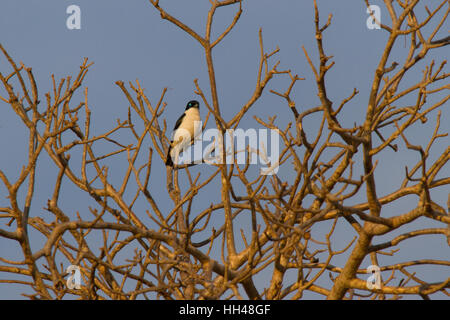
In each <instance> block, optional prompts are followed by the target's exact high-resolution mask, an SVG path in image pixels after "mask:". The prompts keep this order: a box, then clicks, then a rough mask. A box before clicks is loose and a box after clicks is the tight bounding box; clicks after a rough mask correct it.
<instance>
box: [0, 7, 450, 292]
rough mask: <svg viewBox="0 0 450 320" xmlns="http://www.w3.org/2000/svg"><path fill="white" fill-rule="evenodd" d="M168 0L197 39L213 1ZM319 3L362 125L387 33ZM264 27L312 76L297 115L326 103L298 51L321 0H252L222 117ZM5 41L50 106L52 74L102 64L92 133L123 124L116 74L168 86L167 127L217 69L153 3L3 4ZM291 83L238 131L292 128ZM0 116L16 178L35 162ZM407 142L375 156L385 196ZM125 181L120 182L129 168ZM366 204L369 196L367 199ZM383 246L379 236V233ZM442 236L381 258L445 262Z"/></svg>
mask: <svg viewBox="0 0 450 320" xmlns="http://www.w3.org/2000/svg"><path fill="white" fill-rule="evenodd" d="M160 2H161V6H162V7H164V8H165V9H166V10H167V11H168V12H169V13H171V14H172V15H173V16H175V17H177V18H179V19H180V20H182V21H183V22H185V23H186V24H188V25H189V26H191V27H192V28H193V29H194V30H196V31H197V32H199V33H200V34H203V33H204V25H205V23H206V16H207V11H208V9H209V1H207V0H196V1H180V0H178V1H167V0H161V1H160ZM318 3H319V9H320V13H321V19H322V22H325V21H326V19H327V16H328V14H329V13H333V20H332V25H331V27H330V28H329V29H328V30H327V31H326V32H325V36H324V43H325V49H326V51H327V53H328V54H330V55H333V56H334V61H335V62H336V65H335V66H334V67H333V69H332V70H331V71H330V72H329V73H328V75H327V81H328V92H329V94H330V97H331V98H332V99H333V100H334V101H335V104H336V103H339V102H340V101H341V100H342V99H344V98H345V97H347V96H348V95H350V94H351V92H352V91H353V88H355V87H356V88H357V89H358V90H359V92H360V93H359V95H358V96H357V98H356V99H355V100H354V101H352V102H351V103H350V104H349V105H348V106H347V109H346V111H345V112H344V115H345V117H343V118H342V123H343V125H348V126H352V124H353V123H354V122H355V121H356V122H361V119H362V117H363V115H364V114H365V111H366V106H367V95H368V92H369V89H370V85H371V81H372V79H373V73H374V70H375V65H376V63H377V61H378V60H379V58H380V55H381V52H382V50H383V49H382V48H383V47H384V43H385V41H386V39H387V33H386V32H385V31H382V30H369V29H368V28H367V26H366V20H367V17H368V15H367V14H366V6H365V4H364V1H356V0H352V1H351V0H341V1H336V0H318ZM373 3H374V4H379V5H380V6H381V8H382V12H381V19H382V22H383V23H384V22H386V23H387V24H389V23H390V21H389V18H388V13H387V12H386V11H385V10H384V6H383V5H382V1H380V0H376V1H373ZM431 3H435V1H432V2H431ZM436 3H437V1H436ZM71 4H76V5H78V6H79V7H80V8H81V29H80V30H69V29H68V28H67V27H66V19H67V17H68V16H69V15H68V14H66V8H67V7H68V6H69V5H71ZM235 10H236V6H230V7H227V8H224V9H220V10H218V12H217V14H216V20H215V23H214V28H213V35H214V36H217V34H219V33H220V32H221V31H222V30H223V28H224V27H225V26H226V25H227V24H228V23H229V22H230V21H231V20H232V18H233V16H234V13H235ZM419 16H421V14H420V13H419ZM446 26H447V27H445V26H444V27H443V28H442V29H443V30H448V29H449V28H448V22H446ZM259 28H262V31H263V38H264V46H265V49H266V50H267V51H271V50H273V49H275V48H276V47H277V46H278V47H279V48H280V52H279V54H278V55H277V57H276V58H274V60H273V61H276V60H280V61H281V63H280V67H279V69H280V70H281V69H291V70H292V72H293V73H294V74H298V75H299V76H300V77H305V78H306V80H305V81H301V82H299V83H297V85H296V87H295V90H294V94H293V98H294V99H295V100H296V103H297V107H298V108H299V110H304V109H306V108H309V107H313V106H316V105H318V104H319V101H318V98H317V96H316V92H317V90H316V88H315V86H314V79H313V74H312V72H311V70H310V68H309V65H308V64H307V61H306V59H305V57H304V55H303V53H302V50H301V46H302V45H304V46H305V48H306V49H307V50H308V53H309V54H310V55H311V57H312V58H313V60H314V61H315V62H317V49H316V45H315V39H314V23H313V5H312V1H294V0H284V1H269V0H249V1H243V14H242V16H241V18H240V20H239V22H238V23H237V25H236V27H235V29H233V31H232V32H231V33H230V34H229V35H228V36H227V37H226V39H225V40H224V41H223V42H222V43H220V44H219V45H218V46H217V47H216V48H215V49H214V59H215V68H216V76H217V83H218V91H219V100H220V105H221V108H222V109H221V110H222V115H223V117H224V118H225V119H230V118H231V116H232V115H234V114H235V113H236V112H237V111H238V110H239V108H240V106H242V104H243V103H245V102H246V101H247V99H248V98H249V97H250V96H251V95H252V93H253V89H254V86H255V83H256V75H257V67H258V63H259V42H258V30H259ZM444 35H445V34H444ZM408 41H409V40H407V43H408ZM0 43H1V44H2V45H3V46H4V47H5V49H6V50H7V51H8V52H9V54H10V55H11V56H12V57H13V58H14V59H15V60H16V62H19V61H23V62H24V64H25V65H26V66H31V67H32V68H33V72H34V75H35V77H36V80H37V82H38V84H39V86H40V87H39V92H40V95H41V101H45V98H44V93H45V92H47V91H49V90H50V88H51V77H50V76H51V74H55V77H56V78H57V79H59V78H61V77H65V76H67V75H75V74H76V73H77V72H78V70H79V65H80V64H81V63H82V60H83V57H88V58H89V60H90V61H92V62H94V65H93V67H92V68H91V70H90V71H89V73H88V75H87V78H86V80H85V82H84V86H88V87H89V103H90V107H91V110H92V123H93V124H94V125H93V127H92V134H93V135H95V134H99V133H103V132H105V131H107V130H108V129H111V128H112V127H113V126H114V125H115V123H116V119H118V118H120V119H122V120H124V119H126V115H127V108H128V103H127V101H126V99H125V97H124V95H123V94H122V92H121V90H120V89H119V88H118V87H117V86H116V85H115V82H116V81H117V80H122V81H124V82H125V83H128V81H135V80H136V79H139V82H140V83H141V85H142V87H143V88H145V90H146V94H147V96H148V97H149V98H150V100H151V101H152V102H154V103H156V102H157V101H158V99H159V97H160V94H161V92H162V90H163V88H165V87H167V88H168V92H167V94H166V97H165V102H167V104H168V106H167V108H166V111H165V114H164V116H163V117H165V118H166V119H167V123H168V126H169V128H170V127H171V126H172V125H173V123H174V122H175V121H176V119H177V117H178V115H179V114H180V113H181V112H182V110H183V109H184V106H185V104H186V102H187V101H189V100H191V99H193V98H196V99H198V97H197V96H196V94H195V93H194V89H195V87H194V83H193V79H195V78H198V79H199V83H200V85H201V86H202V88H203V91H204V92H207V91H208V83H209V82H208V74H207V70H206V64H205V57H204V54H203V51H202V48H201V47H200V45H199V44H198V43H196V42H195V41H194V40H193V39H192V38H191V37H190V36H188V35H187V34H186V33H184V32H182V31H181V30H179V29H178V28H177V27H175V26H174V25H172V24H171V23H169V22H167V21H163V20H161V18H160V15H159V13H158V12H157V11H156V10H155V9H154V8H153V7H152V6H151V5H150V3H149V2H148V1H146V0H134V1H123V0H121V1H119V0H95V1H92V0H71V1H66V0H39V1H38V0H21V1H17V0H1V2H0ZM407 49H408V48H407V47H403V45H399V46H397V47H396V48H395V50H396V51H395V54H394V55H393V57H397V58H399V61H401V59H400V57H401V56H402V55H403V54H405V52H406V50H407ZM445 50H447V51H445ZM430 56H431V57H433V58H435V59H436V61H437V63H440V61H442V60H443V59H445V58H446V57H448V49H444V48H442V49H438V50H435V51H434V53H431V54H430ZM427 61H429V60H427ZM389 65H390V63H389ZM423 67H424V64H423V63H420V64H418V66H416V67H415V68H414V69H413V70H412V72H411V74H410V75H409V77H410V78H409V79H410V80H408V81H406V82H407V83H408V84H410V83H413V81H416V80H417V79H418V78H419V77H421V76H422V73H421V70H422V69H423ZM5 70H9V66H7V64H6V62H5V59H4V58H3V57H0V72H2V73H5ZM447 70H448V68H447ZM447 72H448V71H447ZM288 83H289V81H288V79H287V77H279V78H276V79H274V81H273V82H271V84H270V86H269V88H267V90H266V92H265V94H264V95H263V97H262V99H261V101H259V102H258V103H257V104H256V105H255V106H254V107H253V108H252V109H251V112H250V113H249V116H247V117H246V119H245V120H244V121H243V122H242V123H241V127H244V128H246V127H247V128H248V127H260V126H259V125H258V124H257V123H256V122H255V121H254V120H253V115H255V114H256V115H258V116H259V117H261V118H262V119H267V117H268V116H272V115H274V114H276V115H277V123H279V124H283V125H282V127H285V126H286V125H287V123H288V122H289V121H292V114H291V111H290V110H289V109H288V107H287V106H286V104H285V103H284V102H283V101H281V99H280V98H279V97H277V96H275V95H273V94H270V93H269V89H274V90H278V91H284V90H285V89H286V86H287V85H288ZM0 94H3V91H1V90H0ZM77 98H78V100H77V99H75V100H74V101H80V100H81V98H82V97H81V96H78V97H77ZM208 98H209V95H208ZM0 112H1V117H0V150H2V151H1V152H2V153H1V154H0V168H1V169H2V170H5V172H7V174H8V175H10V176H11V177H17V175H18V174H19V172H20V168H21V166H22V165H23V164H24V163H25V160H26V151H27V147H26V143H27V132H26V130H25V127H24V125H23V124H22V123H21V122H20V121H19V119H18V117H17V116H16V115H15V114H14V113H13V112H12V110H11V109H10V108H9V106H7V105H6V104H5V103H3V102H0ZM201 113H202V116H203V117H204V116H205V115H206V112H205V108H203V109H201ZM435 119H436V112H435V113H432V115H431V116H430V117H429V122H428V126H427V127H424V126H414V127H413V128H411V129H410V130H409V131H408V132H407V134H408V137H410V142H411V143H414V144H419V143H420V144H424V143H426V142H427V141H428V139H429V137H430V136H431V134H432V130H433V129H434V124H435ZM449 123H450V118H449V112H448V105H447V106H444V108H443V114H442V118H441V132H448V131H449V128H450V125H449ZM210 124H212V123H210ZM317 125H318V123H317V122H311V123H306V124H305V127H306V129H308V128H314V127H315V126H317ZM424 128H426V129H424ZM398 144H399V146H400V148H401V149H400V151H401V152H399V153H393V152H390V153H389V151H386V153H381V154H380V157H379V158H378V159H379V160H380V164H379V167H378V168H377V170H378V176H377V184H378V186H379V190H380V193H381V194H380V195H381V196H383V195H385V194H387V193H389V192H391V191H393V190H395V189H397V188H398V187H399V185H400V183H401V181H402V180H403V178H404V166H405V164H406V165H408V166H409V167H411V166H412V165H413V164H415V163H416V161H417V159H418V158H417V153H415V152H412V151H408V150H405V149H406V148H405V146H404V143H403V142H402V141H398ZM448 144H449V139H448V138H445V139H441V140H440V141H439V142H438V143H437V144H436V146H435V147H434V149H432V159H434V158H433V157H435V156H436V155H437V154H439V153H440V152H442V150H443V149H444V148H445V147H446V146H447V145H448ZM388 150H390V149H388ZM5 151H6V152H5ZM382 157H384V158H382ZM104 164H108V165H110V166H111V168H112V169H111V170H112V171H114V168H116V169H117V170H120V164H119V162H115V161H114V160H111V161H110V162H109V163H104ZM39 166H40V170H41V171H40V173H39V174H40V175H41V178H40V179H41V180H40V182H39V185H38V188H37V191H36V193H37V194H36V198H35V200H34V202H33V207H32V209H33V210H32V213H31V215H32V216H38V215H40V214H44V213H43V212H44V210H43V207H44V206H45V204H46V200H47V199H48V198H49V197H51V192H52V186H53V182H54V179H55V176H56V173H55V169H54V168H55V167H54V166H53V165H51V164H50V160H49V159H48V158H46V157H45V156H44V157H42V159H40V162H39ZM155 166H156V168H161V169H162V168H163V162H162V161H159V162H158V163H157V164H155ZM195 170H202V169H199V168H195V169H193V171H194V172H197V171H195ZM357 171H358V172H361V168H357ZM164 173H165V171H163V170H160V173H159V172H158V170H152V174H153V176H152V179H154V180H152V181H163V183H159V182H158V184H160V185H161V186H165V174H164ZM443 173H444V175H445V176H448V175H449V167H448V165H447V167H446V168H444V170H443ZM113 175H114V174H113ZM117 176H118V177H120V174H118V175H117ZM280 176H281V177H284V179H288V177H289V172H288V171H287V169H286V170H284V171H283V170H280ZM357 176H359V173H358V174H357ZM441 177H442V173H441ZM113 179H114V178H113ZM49 181H50V183H49ZM155 188H156V186H155ZM65 190H66V191H65V193H64V194H63V196H65V197H66V198H65V199H64V208H66V209H67V210H72V212H74V211H75V210H78V209H76V208H77V206H78V205H79V203H80V199H84V198H83V197H82V194H81V193H80V192H77V191H76V190H75V189H73V188H72V187H70V186H67V188H66V189H65ZM153 193H154V194H156V195H158V191H157V189H154V190H153ZM5 195H6V194H5V189H4V187H3V185H2V184H0V206H2V205H6V203H7V199H5ZM434 195H435V197H436V198H435V200H436V202H438V203H439V204H440V205H442V206H444V207H446V201H447V195H448V190H446V191H445V190H441V191H439V192H435V193H434ZM160 196H161V201H166V202H167V210H169V209H171V208H172V204H171V203H170V201H169V198H168V196H167V192H166V190H165V188H161V191H160ZM202 196H203V197H205V199H209V198H211V199H219V198H220V195H219V194H218V193H217V191H215V190H211V191H210V194H203V195H202ZM358 200H359V201H361V198H359V199H358ZM357 202H358V201H357ZM415 203H416V202H408V201H404V203H403V204H401V205H399V206H397V207H395V208H390V209H387V210H386V211H385V214H386V216H389V215H394V214H399V213H402V212H406V211H408V210H410V209H411V207H412V206H414V205H415ZM389 210H391V211H389ZM143 212H144V211H143ZM46 216H47V217H48V215H46ZM74 217H75V216H74ZM419 220H420V221H417V222H415V225H414V228H420V227H423V226H424V225H426V226H427V227H429V226H441V227H442V224H437V223H430V222H428V221H427V222H426V224H425V221H424V219H419ZM2 227H3V224H2ZM327 228H328V227H327ZM340 228H341V229H338V230H337V232H336V234H335V235H337V236H336V238H337V239H336V242H335V244H336V247H337V248H342V247H343V246H345V245H346V244H347V243H348V240H349V239H351V237H349V236H348V235H346V234H345V233H346V231H349V230H350V231H351V229H349V227H348V226H345V225H343V226H341V227H340ZM327 230H328V229H327ZM401 231H402V232H403V231H404V230H401ZM339 232H341V233H339ZM339 235H342V237H340V236H339ZM40 241H42V239H36V248H38V247H39V244H40V243H41V242H40ZM377 241H379V242H382V239H378V240H377ZM10 243H11V241H5V240H3V239H0V256H1V257H8V258H16V259H18V260H21V259H22V258H23V257H22V255H21V252H20V251H18V249H19V248H17V247H14V246H11V245H10ZM445 243H446V242H445V241H444V239H442V236H436V237H434V236H428V237H426V238H425V237H422V238H420V240H419V241H416V240H411V241H409V242H407V244H404V245H403V244H402V245H401V246H399V248H401V250H400V252H399V253H398V254H397V256H396V257H383V258H382V259H381V263H385V264H392V263H393V262H395V261H397V260H396V259H398V260H402V259H403V260H405V259H412V257H417V258H439V259H448V258H449V257H450V250H449V247H448V246H445ZM17 252H20V254H17ZM414 252H420V256H414V255H413V253H414ZM339 259H344V260H345V257H342V258H337V259H336V260H333V261H332V262H333V263H335V264H339V263H342V262H343V260H339ZM366 264H367V265H362V266H361V267H363V268H366V267H367V266H368V264H369V263H368V262H367V263H366ZM445 270H446V271H447V272H448V268H447V269H440V268H436V269H433V270H430V271H429V272H426V276H425V279H426V280H429V281H436V280H442V279H444V278H446V277H448V276H449V275H448V274H445ZM2 277H4V275H3V274H0V278H2ZM257 281H258V279H257ZM257 286H258V283H257ZM23 290H24V289H23V287H20V286H10V285H6V284H0V299H5V298H17V297H20V296H19V294H20V293H21V292H23ZM27 292H28V291H27ZM315 297H316V296H311V298H315Z"/></svg>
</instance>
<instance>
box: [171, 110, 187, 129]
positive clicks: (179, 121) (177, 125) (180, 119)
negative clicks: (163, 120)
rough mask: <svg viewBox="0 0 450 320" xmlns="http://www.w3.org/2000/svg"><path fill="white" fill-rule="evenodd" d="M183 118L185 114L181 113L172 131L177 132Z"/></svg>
mask: <svg viewBox="0 0 450 320" xmlns="http://www.w3.org/2000/svg"><path fill="white" fill-rule="evenodd" d="M185 116H186V113H183V114H182V115H181V116H180V117H179V118H178V120H177V122H176V123H175V127H174V128H173V131H175V130H177V129H178V128H179V127H180V125H181V122H183V119H184V117H185Z"/></svg>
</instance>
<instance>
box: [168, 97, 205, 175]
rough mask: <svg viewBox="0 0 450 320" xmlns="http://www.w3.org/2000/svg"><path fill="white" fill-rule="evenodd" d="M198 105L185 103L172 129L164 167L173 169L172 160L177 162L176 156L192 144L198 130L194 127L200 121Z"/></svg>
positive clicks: (194, 102)
mask: <svg viewBox="0 0 450 320" xmlns="http://www.w3.org/2000/svg"><path fill="white" fill-rule="evenodd" d="M199 108H200V104H199V102H198V101H196V100H191V101H189V102H188V103H187V105H186V109H185V110H184V113H183V114H182V115H181V116H180V117H179V118H178V120H177V122H176V123H175V127H174V128H173V139H172V140H171V141H170V145H169V150H168V151H167V158H166V166H169V167H173V159H175V162H178V155H179V154H180V152H181V151H184V150H185V149H187V147H189V146H190V145H192V144H193V143H194V140H195V138H196V135H198V133H199V132H198V130H196V125H197V124H198V123H199V121H200V111H199Z"/></svg>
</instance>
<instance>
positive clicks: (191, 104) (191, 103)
mask: <svg viewBox="0 0 450 320" xmlns="http://www.w3.org/2000/svg"><path fill="white" fill-rule="evenodd" d="M199 107H200V104H199V103H198V101H197V100H191V101H189V102H188V104H187V105H186V110H187V109H190V108H197V109H198V108H199Z"/></svg>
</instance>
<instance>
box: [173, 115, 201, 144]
mask: <svg viewBox="0 0 450 320" xmlns="http://www.w3.org/2000/svg"><path fill="white" fill-rule="evenodd" d="M199 127H200V112H199V111H198V108H190V109H188V110H186V111H185V116H184V118H183V121H182V122H181V124H180V126H179V127H178V128H177V130H175V133H174V137H173V141H174V143H175V144H178V143H177V142H179V141H180V140H183V143H182V145H183V147H184V146H185V145H189V144H190V142H191V140H193V139H194V137H195V136H197V135H198V134H199V133H200V130H201V127H200V128H199ZM180 147H181V146H180ZM183 147H182V148H183Z"/></svg>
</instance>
